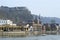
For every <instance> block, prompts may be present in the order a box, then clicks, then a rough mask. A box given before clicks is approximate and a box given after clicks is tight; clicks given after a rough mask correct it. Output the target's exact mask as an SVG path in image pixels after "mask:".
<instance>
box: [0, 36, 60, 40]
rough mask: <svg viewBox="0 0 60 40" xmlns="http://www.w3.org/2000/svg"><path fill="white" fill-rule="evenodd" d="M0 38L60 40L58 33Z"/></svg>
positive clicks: (2, 39) (10, 39)
mask: <svg viewBox="0 0 60 40" xmlns="http://www.w3.org/2000/svg"><path fill="white" fill-rule="evenodd" d="M0 40H60V35H46V36H32V37H31V36H30V37H15V38H14V37H12V38H0Z"/></svg>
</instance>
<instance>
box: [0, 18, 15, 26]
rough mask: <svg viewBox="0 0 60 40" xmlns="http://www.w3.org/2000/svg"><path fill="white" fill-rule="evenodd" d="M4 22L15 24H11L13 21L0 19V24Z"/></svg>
mask: <svg viewBox="0 0 60 40" xmlns="http://www.w3.org/2000/svg"><path fill="white" fill-rule="evenodd" d="M5 24H9V25H16V24H13V22H12V21H11V20H3V19H0V25H5Z"/></svg>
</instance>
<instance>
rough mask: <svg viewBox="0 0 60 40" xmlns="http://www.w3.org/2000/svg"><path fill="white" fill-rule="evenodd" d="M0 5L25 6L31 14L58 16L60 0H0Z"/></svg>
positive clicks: (59, 14)
mask: <svg viewBox="0 0 60 40" xmlns="http://www.w3.org/2000/svg"><path fill="white" fill-rule="evenodd" d="M0 6H8V7H22V6H25V7H27V8H28V9H29V10H30V11H31V13H32V14H35V15H39V14H40V15H41V16H43V17H58V18H60V0H0Z"/></svg>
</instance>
